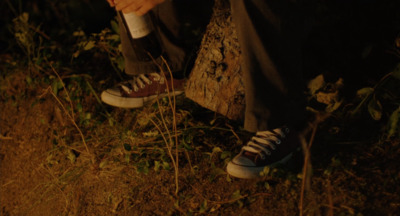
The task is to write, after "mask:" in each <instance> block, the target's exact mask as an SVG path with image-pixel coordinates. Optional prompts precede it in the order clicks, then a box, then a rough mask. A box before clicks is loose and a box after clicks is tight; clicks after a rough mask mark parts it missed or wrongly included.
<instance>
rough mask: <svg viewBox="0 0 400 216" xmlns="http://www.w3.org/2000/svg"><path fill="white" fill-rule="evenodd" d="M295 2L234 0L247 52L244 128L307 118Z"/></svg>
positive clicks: (299, 17) (300, 28)
mask: <svg viewBox="0 0 400 216" xmlns="http://www.w3.org/2000/svg"><path fill="white" fill-rule="evenodd" d="M292 2H296V1H289V0H272V1H263V0H252V1H250V0H249V1H247V0H233V1H231V6H232V15H233V20H234V23H235V25H236V28H237V32H238V38H239V42H240V47H241V50H242V57H243V71H244V73H243V74H244V81H245V90H246V92H245V93H246V113H245V114H246V115H245V129H246V130H249V131H252V132H256V131H262V130H268V129H273V128H276V127H280V126H283V125H290V126H292V125H291V124H297V122H299V121H301V120H302V118H303V117H304V115H303V110H304V101H303V86H304V82H303V78H302V63H301V60H302V56H301V47H302V40H303V39H304V33H305V32H304V31H305V29H304V24H303V19H302V14H301V11H300V10H299V8H298V5H296V4H295V3H292Z"/></svg>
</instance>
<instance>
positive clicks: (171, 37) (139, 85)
mask: <svg viewBox="0 0 400 216" xmlns="http://www.w3.org/2000/svg"><path fill="white" fill-rule="evenodd" d="M211 3H212V1H211V0H196V1H190V2H189V1H186V0H175V1H172V0H166V1H165V2H164V3H162V4H160V5H158V6H157V7H155V8H154V9H153V11H152V12H153V14H154V17H155V20H154V21H155V26H156V31H157V34H158V36H159V39H160V41H161V46H162V47H163V50H164V53H163V57H164V58H165V59H166V60H167V64H168V66H169V68H170V69H171V70H172V72H173V74H174V75H173V76H174V77H168V75H169V73H168V72H167V71H166V69H167V67H165V65H164V64H163V60H162V59H161V58H157V59H155V61H156V62H153V61H150V62H140V61H139V60H138V59H137V57H136V55H135V52H134V50H133V49H132V46H131V44H130V40H129V38H128V34H127V32H126V29H125V28H124V26H122V24H121V22H120V34H121V41H122V50H123V56H124V59H125V73H126V74H128V75H131V76H133V78H130V79H129V80H128V81H125V82H122V83H120V84H118V85H117V86H115V87H113V88H109V89H107V90H105V91H103V92H102V94H101V99H102V101H103V102H105V103H107V104H109V105H112V106H116V107H122V108H139V107H142V106H143V105H144V104H145V103H147V102H148V101H152V100H153V99H154V98H156V97H163V96H165V95H167V93H166V91H168V87H169V90H170V91H171V90H172V86H173V87H174V91H173V93H174V94H175V95H177V94H181V93H182V92H183V84H184V79H176V78H177V77H179V78H182V77H183V75H182V73H180V72H183V70H184V69H185V67H186V64H187V61H188V58H189V56H190V52H191V51H193V47H194V46H195V44H188V43H186V41H193V40H188V39H187V38H185V37H186V36H187V24H188V23H189V24H193V23H195V24H197V28H200V29H205V26H206V24H207V23H208V20H209V17H210V15H211V7H210V6H211ZM199 9H202V10H199ZM199 12H203V13H202V14H198V13H199ZM196 15H197V16H196ZM198 20H200V21H198ZM160 65H163V66H162V68H163V70H164V72H165V73H166V75H167V77H166V78H164V77H163V75H160V74H159V73H160V72H161V71H160V69H159V66H160ZM167 86H168V87H167Z"/></svg>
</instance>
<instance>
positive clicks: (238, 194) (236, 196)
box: [231, 190, 242, 200]
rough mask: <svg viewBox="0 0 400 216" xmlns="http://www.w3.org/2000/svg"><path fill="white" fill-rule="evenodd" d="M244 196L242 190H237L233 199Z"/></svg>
mask: <svg viewBox="0 0 400 216" xmlns="http://www.w3.org/2000/svg"><path fill="white" fill-rule="evenodd" d="M241 197H242V194H240V190H236V191H235V192H233V194H232V196H231V198H232V199H234V200H235V199H240V198H241Z"/></svg>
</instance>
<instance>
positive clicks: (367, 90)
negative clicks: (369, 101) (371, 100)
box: [357, 87, 374, 98]
mask: <svg viewBox="0 0 400 216" xmlns="http://www.w3.org/2000/svg"><path fill="white" fill-rule="evenodd" d="M372 92H374V89H373V88H371V87H365V88H362V89H359V90H358V91H357V96H358V97H361V98H364V97H366V96H368V95H370V94H372Z"/></svg>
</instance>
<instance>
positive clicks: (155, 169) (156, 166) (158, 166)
mask: <svg viewBox="0 0 400 216" xmlns="http://www.w3.org/2000/svg"><path fill="white" fill-rule="evenodd" d="M160 167H161V163H160V161H154V171H156V172H157V171H159V170H160Z"/></svg>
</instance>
